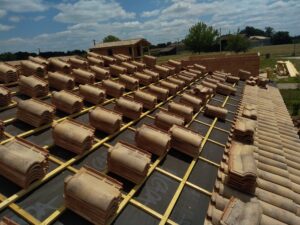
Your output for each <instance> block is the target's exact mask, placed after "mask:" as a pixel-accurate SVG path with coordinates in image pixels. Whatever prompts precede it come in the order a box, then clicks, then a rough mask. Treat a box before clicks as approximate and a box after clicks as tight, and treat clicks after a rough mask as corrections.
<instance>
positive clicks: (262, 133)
mask: <svg viewBox="0 0 300 225" xmlns="http://www.w3.org/2000/svg"><path fill="white" fill-rule="evenodd" d="M241 118H243V119H244V118H247V119H249V120H253V121H255V123H256V129H255V132H254V142H253V144H250V145H249V144H246V143H242V142H241V141H243V139H240V138H239V137H237V138H235V137H234V135H233V140H230V141H229V143H228V145H227V149H226V151H225V154H224V156H223V163H222V164H221V168H220V170H219V173H218V179H217V181H216V184H215V189H214V192H213V195H212V199H211V203H210V206H209V209H208V214H207V218H206V221H205V224H206V225H210V224H214V225H219V224H243V225H244V224H246V225H248V224H249V225H250V224H261V225H267V224H276V225H277V224H278V225H279V224H295V225H296V224H300V213H299V210H298V206H299V203H300V191H299V184H300V182H299V179H298V176H299V175H300V174H299V172H298V171H299V169H300V167H299V162H300V160H299V157H300V153H299V149H300V142H299V137H298V135H297V130H296V129H295V127H294V126H293V123H292V121H291V119H290V116H289V113H288V111H287V109H286V107H285V104H284V102H283V99H282V97H281V95H280V92H279V90H278V89H277V88H275V87H272V86H268V87H267V88H260V87H258V86H250V85H246V86H245V89H244V94H243V98H242V101H241V104H240V108H239V111H238V114H237V119H236V120H237V121H238V120H239V119H241ZM251 127H252V126H251ZM239 129H240V128H239ZM242 130H243V129H242ZM244 131H245V130H244ZM251 132H252V131H251ZM251 132H250V133H251ZM248 134H249V133H248ZM237 139H239V140H237ZM250 215H251V216H250Z"/></svg>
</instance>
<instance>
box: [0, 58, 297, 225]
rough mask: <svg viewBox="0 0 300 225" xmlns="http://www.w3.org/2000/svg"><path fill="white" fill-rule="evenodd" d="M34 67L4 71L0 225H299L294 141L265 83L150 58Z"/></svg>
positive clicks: (289, 123) (275, 94)
mask: <svg viewBox="0 0 300 225" xmlns="http://www.w3.org/2000/svg"><path fill="white" fill-rule="evenodd" d="M91 58H94V59H91ZM96 59H97V60H96ZM33 60H34V59H31V60H30V63H25V64H21V65H18V66H17V67H14V66H10V65H7V64H1V65H0V73H1V74H0V75H1V77H2V78H1V80H0V81H1V82H2V83H3V84H4V87H1V88H0V91H1V94H2V95H1V96H0V97H1V98H0V104H2V107H1V108H0V119H1V120H2V123H0V125H1V132H2V139H1V144H2V146H1V147H2V148H1V149H0V161H1V164H0V174H1V175H0V219H1V218H2V217H6V218H7V219H6V220H13V221H15V222H16V223H17V224H21V225H23V224H55V225H74V224H76V225H85V224H92V223H94V224H98V223H99V224H130V225H132V224H172V225H174V224H207V225H210V224H214V225H218V224H221V222H222V223H223V224H241V225H242V224H243V225H253V224H257V225H258V224H295V225H296V224H300V217H299V212H298V211H299V210H298V204H299V188H298V185H299V175H300V173H299V169H300V168H299V149H300V141H299V136H298V135H297V130H296V129H295V128H294V126H293V124H292V121H291V118H290V116H289V114H288V111H287V109H286V107H285V105H284V102H283V100H282V97H281V95H280V92H279V90H278V89H277V88H276V87H275V86H274V85H273V84H271V83H268V80H266V79H265V78H261V77H258V76H256V75H254V76H253V74H251V73H250V72H247V71H244V70H240V71H239V73H237V74H230V73H226V71H207V69H206V67H205V65H199V64H197V62H196V60H193V61H190V62H187V63H186V64H184V63H183V62H179V61H175V60H169V61H168V62H167V63H164V64H163V65H157V64H156V58H155V57H151V56H144V59H143V61H142V62H136V61H132V59H131V58H130V57H128V56H125V55H122V54H119V55H116V56H114V57H108V56H102V55H99V54H96V53H88V58H87V59H85V58H74V59H67V60H60V59H56V60H49V64H48V63H47V64H39V63H37V62H38V61H40V62H42V61H43V60H44V59H35V60H34V61H33ZM216 60H218V59H216ZM46 61H48V60H46ZM241 69H244V68H241ZM50 91H54V92H52V93H51V92H50ZM178 103H179V104H178ZM146 125H147V126H146ZM20 146H22V148H21V147H20ZM153 146H154V147H153ZM19 149H22V151H23V152H24V154H23V155H22V154H21V155H19V154H17V152H18V150H19ZM10 150H13V151H15V152H16V154H15V155H11V154H10V153H11V152H10ZM5 151H6V152H5ZM25 152H26V154H25ZM7 155H10V157H11V158H10V157H4V156H7ZM24 155H26V157H27V156H28V157H27V158H25V156H24ZM12 159H16V160H21V161H22V160H24V161H25V162H26V163H25V164H22V163H21V166H20V165H18V164H17V163H16V162H17V161H14V160H12ZM33 159H34V160H33ZM10 160H12V161H10ZM21 161H20V162H21ZM24 161H23V162H24ZM32 161H34V162H32ZM30 163H32V165H33V164H34V165H35V166H36V167H34V168H35V169H34V170H32V167H30V166H29V165H31V164H30ZM24 171H25V172H24ZM36 171H39V172H36ZM8 174H11V175H10V176H8ZM29 174H30V176H29ZM99 187H101V188H99ZM102 196H105V197H104V198H102ZM93 212H97V213H93ZM249 215H251V216H249ZM232 221H234V222H232ZM5 224H6V223H5Z"/></svg>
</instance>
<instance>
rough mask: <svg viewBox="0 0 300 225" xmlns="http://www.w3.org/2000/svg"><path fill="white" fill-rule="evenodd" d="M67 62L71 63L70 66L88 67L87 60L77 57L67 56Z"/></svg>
mask: <svg viewBox="0 0 300 225" xmlns="http://www.w3.org/2000/svg"><path fill="white" fill-rule="evenodd" d="M68 63H70V64H71V66H72V68H82V69H87V68H88V62H87V61H86V60H83V59H80V58H77V57H71V58H69V60H68Z"/></svg>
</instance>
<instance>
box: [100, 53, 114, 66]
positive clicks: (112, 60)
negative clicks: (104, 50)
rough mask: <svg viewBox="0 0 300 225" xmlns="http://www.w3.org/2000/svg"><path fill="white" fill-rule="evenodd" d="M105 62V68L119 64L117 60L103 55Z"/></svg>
mask: <svg viewBox="0 0 300 225" xmlns="http://www.w3.org/2000/svg"><path fill="white" fill-rule="evenodd" d="M101 57H102V59H103V61H104V66H109V65H111V64H115V63H116V62H117V60H116V59H115V58H112V57H109V56H106V55H103V56H101Z"/></svg>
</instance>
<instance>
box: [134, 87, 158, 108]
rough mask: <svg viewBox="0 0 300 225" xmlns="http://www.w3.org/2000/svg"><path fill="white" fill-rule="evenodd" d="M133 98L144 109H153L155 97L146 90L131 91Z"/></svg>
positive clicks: (155, 101)
mask: <svg viewBox="0 0 300 225" xmlns="http://www.w3.org/2000/svg"><path fill="white" fill-rule="evenodd" d="M133 98H134V100H136V101H138V102H141V103H142V104H143V107H144V108H145V109H153V108H154V107H155V105H156V104H157V97H156V96H155V95H152V94H150V93H148V92H146V91H142V90H137V91H135V92H134V93H133Z"/></svg>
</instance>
